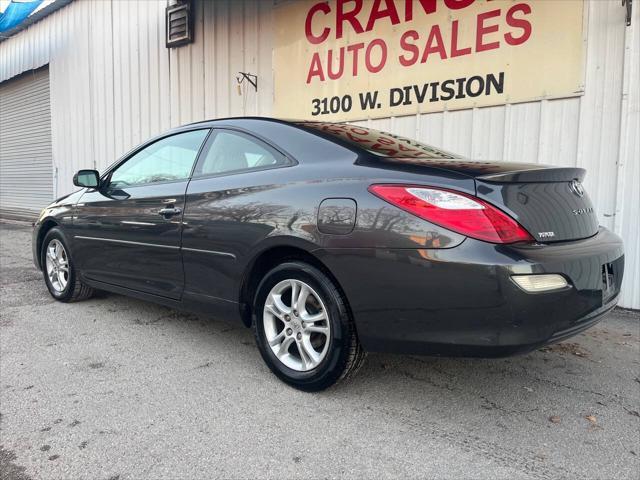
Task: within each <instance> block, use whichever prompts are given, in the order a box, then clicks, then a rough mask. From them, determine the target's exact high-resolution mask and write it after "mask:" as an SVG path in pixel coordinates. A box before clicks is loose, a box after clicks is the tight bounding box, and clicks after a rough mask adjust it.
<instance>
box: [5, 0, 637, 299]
mask: <svg viewBox="0 0 640 480" xmlns="http://www.w3.org/2000/svg"><path fill="white" fill-rule="evenodd" d="M165 6H166V1H165V0H138V1H134V0H132V1H127V2H122V1H117V0H113V1H102V2H89V1H83V0H77V1H75V2H73V3H72V4H71V5H69V6H67V7H65V8H63V9H61V10H59V11H58V12H56V13H54V14H52V15H51V16H49V17H47V18H46V19H44V20H43V21H41V22H39V23H37V24H35V25H32V26H31V27H29V28H28V29H27V30H25V31H23V32H20V33H19V34H18V35H16V36H15V37H12V38H10V39H8V40H6V41H4V42H2V43H0V80H3V79H6V78H10V77H12V76H14V75H17V74H18V73H20V72H22V71H25V70H28V69H31V68H35V67H38V66H40V65H44V64H46V63H49V64H50V69H51V94H52V112H53V118H54V122H53V153H54V161H55V164H56V166H57V167H58V168H59V178H58V189H59V192H60V193H63V192H67V191H69V190H71V189H72V185H71V178H72V175H73V173H74V171H76V170H77V169H79V168H81V167H90V166H95V167H96V168H98V169H104V168H105V167H106V166H107V165H108V164H110V163H111V162H113V161H114V160H115V158H116V157H117V156H119V155H121V154H122V153H124V152H125V151H126V150H128V149H129V148H131V147H132V146H134V145H136V144H137V143H139V142H141V141H142V140H144V139H145V138H148V137H149V136H151V135H154V134H157V133H159V132H161V131H163V130H166V129H167V128H169V127H171V126H175V125H179V124H182V123H186V122H191V121H197V120H201V119H205V118H215V117H224V116H229V115H269V114H270V112H271V105H272V102H273V95H274V92H273V72H272V49H273V32H272V28H273V14H272V2H271V1H267V0H264V1H261V0H235V1H216V2H213V1H207V2H204V1H195V2H194V10H195V13H196V15H195V19H196V22H195V42H194V43H193V44H190V45H188V46H186V47H181V48H177V49H172V50H168V49H166V48H165V46H164V8H165ZM634 10H635V12H634V21H633V26H632V27H625V25H624V13H625V9H624V8H622V7H621V6H620V2H618V1H613V0H612V1H599V0H592V1H589V2H588V8H587V9H586V11H587V16H586V18H585V22H586V25H587V31H588V35H587V53H586V63H585V72H586V73H585V94H584V95H583V96H582V97H578V98H570V99H560V100H543V101H540V102H532V103H524V104H516V105H505V106H498V107H489V108H482V109H470V110H463V111H455V112H441V113H433V114H427V115H416V116H410V117H398V118H389V119H382V120H370V121H365V122H362V123H364V124H368V125H371V126H374V127H377V128H382V129H384V130H390V131H393V132H395V133H398V134H401V135H407V136H412V137H416V138H418V139H421V140H423V141H427V142H430V143H432V144H434V145H436V146H439V147H443V148H445V149H448V150H452V151H455V152H458V153H461V154H463V155H467V156H472V157H474V158H478V159H495V160H517V161H528V162H540V163H546V164H552V165H568V166H581V167H584V168H586V169H587V170H588V172H589V173H588V175H587V178H586V181H585V184H586V187H587V188H588V189H589V192H590V195H591V197H592V199H593V201H594V204H595V205H596V206H597V209H598V215H599V218H600V221H601V223H602V224H603V225H605V226H607V227H608V228H613V229H615V231H616V232H618V233H619V234H620V235H621V236H622V237H623V238H624V240H625V244H626V250H627V274H626V279H625V283H624V292H623V296H622V302H621V304H622V305H624V306H627V307H633V308H640V294H639V293H638V292H639V291H640V263H639V262H640V246H639V245H638V242H639V240H638V238H639V235H638V221H637V218H638V216H639V214H640V212H638V210H639V209H640V207H639V206H638V205H639V202H638V193H637V191H638V188H637V185H638V180H639V174H640V155H639V154H638V148H639V147H638V137H639V136H640V131H639V129H640V127H639V126H638V93H637V92H638V91H639V90H640V85H639V83H638V82H639V79H638V73H637V71H638V68H639V66H638V58H639V57H640V48H639V47H638V33H637V31H638V22H639V21H638V11H639V10H640V9H639V8H635V9H634ZM205 27H206V28H205ZM625 46H626V50H625ZM625 52H626V53H625ZM239 71H245V72H250V73H254V74H257V75H258V78H259V80H258V82H259V83H258V93H256V92H254V90H253V88H252V87H250V86H249V85H247V84H246V82H245V83H244V84H243V87H242V95H239V94H238V90H237V84H236V75H237V73H238V72H239ZM625 72H626V73H625Z"/></svg>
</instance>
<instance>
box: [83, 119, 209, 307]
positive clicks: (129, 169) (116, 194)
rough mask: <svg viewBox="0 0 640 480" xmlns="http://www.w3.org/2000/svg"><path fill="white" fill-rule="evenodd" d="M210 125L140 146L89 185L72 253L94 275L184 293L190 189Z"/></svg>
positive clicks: (165, 292)
mask: <svg viewBox="0 0 640 480" xmlns="http://www.w3.org/2000/svg"><path fill="white" fill-rule="evenodd" d="M208 133H209V130H208V129H199V130H190V131H186V132H181V133H176V134H173V135H170V136H167V137H163V138H161V139H159V140H155V141H153V142H151V143H150V144H147V145H145V146H143V147H142V148H140V149H138V150H137V151H136V152H134V153H133V154H132V155H130V156H129V157H128V158H127V159H126V160H124V161H123V162H121V163H119V164H118V165H117V166H116V167H115V168H114V169H113V170H111V171H109V172H108V173H107V174H106V176H103V178H102V182H101V187H100V188H99V189H92V190H89V191H87V192H86V193H85V194H84V195H83V196H82V198H81V199H80V201H79V202H78V205H77V207H76V212H75V217H74V220H73V232H74V256H75V257H76V258H75V260H76V262H77V264H78V265H79V268H80V270H81V271H82V273H83V275H84V276H86V277H87V278H89V279H92V280H98V281H100V282H105V283H109V284H112V285H118V286H121V287H126V288H129V289H132V290H137V291H140V292H145V293H151V294H154V295H160V296H163V297H168V298H172V299H179V298H180V297H181V295H182V290H183V287H184V272H183V268H182V258H181V253H180V240H181V230H182V213H183V211H184V203H185V191H186V187H187V183H188V181H189V177H190V175H191V172H192V170H193V166H194V165H195V162H196V159H197V157H198V153H199V151H200V148H201V146H202V144H203V143H204V140H205V138H206V137H207V135H208Z"/></svg>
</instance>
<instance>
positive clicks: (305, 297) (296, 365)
mask: <svg viewBox="0 0 640 480" xmlns="http://www.w3.org/2000/svg"><path fill="white" fill-rule="evenodd" d="M262 321H263V325H264V331H265V335H266V337H267V342H268V343H269V346H270V348H271V351H272V352H273V353H274V354H275V356H276V358H278V360H280V361H281V362H282V363H283V364H284V365H286V366H287V367H289V368H291V369H293V370H297V371H299V372H306V371H308V370H312V369H314V368H315V367H317V366H318V365H319V364H320V362H322V360H323V359H324V358H325V356H326V355H327V350H328V349H329V341H330V338H331V327H330V324H329V316H328V314H327V310H326V308H325V306H324V303H323V302H322V299H321V298H320V296H319V295H318V294H317V293H316V292H315V291H314V290H313V289H312V288H311V287H310V286H309V285H307V284H306V283H304V282H302V281H300V280H294V279H291V280H283V281H282V282H280V283H278V284H277V285H275V286H274V287H273V288H272V289H271V291H270V292H269V295H267V300H266V302H265V306H264V312H263V315H262Z"/></svg>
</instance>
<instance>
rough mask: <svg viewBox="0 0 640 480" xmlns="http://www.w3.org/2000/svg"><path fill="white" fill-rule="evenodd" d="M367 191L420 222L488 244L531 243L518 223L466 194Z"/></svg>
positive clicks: (406, 188)
mask: <svg viewBox="0 0 640 480" xmlns="http://www.w3.org/2000/svg"><path fill="white" fill-rule="evenodd" d="M369 191H370V192H371V193H373V194H374V195H377V196H378V197H380V198H382V199H383V200H385V201H387V202H389V203H391V204H392V205H395V206H396V207H399V208H401V209H403V210H406V211H407V212H409V213H412V214H414V215H416V216H418V217H420V218H422V219H424V220H427V221H429V222H431V223H435V224H436V225H440V226H441V227H444V228H447V229H449V230H453V231H454V232H458V233H461V234H462V235H466V236H468V237H472V238H477V239H478V240H484V241H485V242H491V243H515V242H532V241H534V240H533V238H532V237H531V235H530V234H529V232H527V231H526V230H525V229H524V228H522V226H521V225H520V224H518V222H516V221H515V220H514V219H513V218H511V217H510V216H508V215H507V214H506V213H504V212H503V211H502V210H500V209H498V208H496V207H494V206H493V205H491V204H490V203H487V202H485V201H483V200H480V199H479V198H477V197H474V196H472V195H467V194H466V193H460V192H454V191H452V190H443V189H440V188H433V187H421V186H412V185H371V186H370V187H369Z"/></svg>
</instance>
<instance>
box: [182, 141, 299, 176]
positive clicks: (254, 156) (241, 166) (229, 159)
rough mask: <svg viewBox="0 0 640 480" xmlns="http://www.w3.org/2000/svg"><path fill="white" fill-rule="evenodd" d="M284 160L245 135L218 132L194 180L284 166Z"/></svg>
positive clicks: (275, 152) (270, 149) (207, 148)
mask: <svg viewBox="0 0 640 480" xmlns="http://www.w3.org/2000/svg"><path fill="white" fill-rule="evenodd" d="M285 163H286V158H285V157H284V156H283V155H281V154H280V153H279V152H277V151H276V150H274V149H272V148H271V147H269V146H268V145H265V144H263V143H262V142H260V141H259V140H256V139H254V138H252V137H250V136H249V135H245V134H243V133H240V132H232V131H229V130H219V131H217V132H216V133H215V136H214V137H213V140H212V141H210V142H209V145H208V146H207V147H206V149H205V152H203V154H202V155H201V156H200V161H199V162H198V165H197V166H196V169H195V172H194V175H193V176H194V177H197V176H206V175H218V174H222V173H226V172H234V171H238V170H247V169H252V168H263V167H269V166H275V165H284V164H285Z"/></svg>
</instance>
